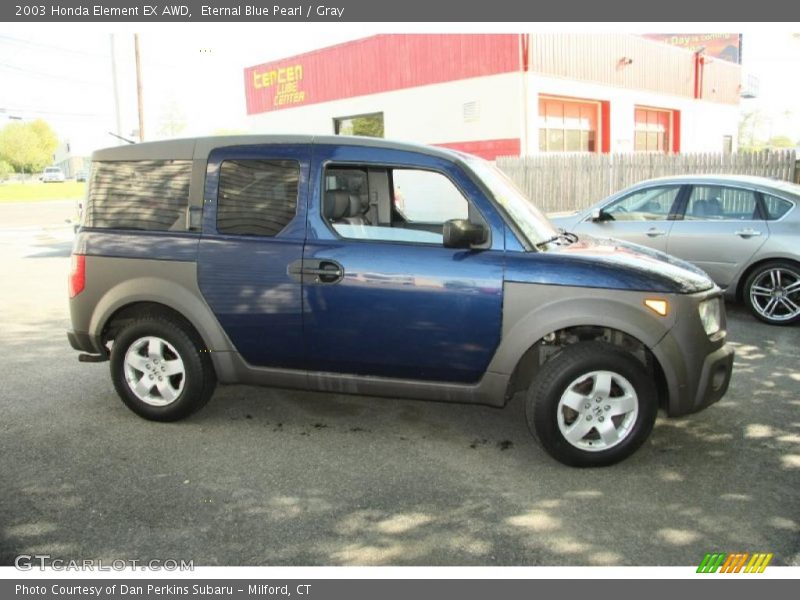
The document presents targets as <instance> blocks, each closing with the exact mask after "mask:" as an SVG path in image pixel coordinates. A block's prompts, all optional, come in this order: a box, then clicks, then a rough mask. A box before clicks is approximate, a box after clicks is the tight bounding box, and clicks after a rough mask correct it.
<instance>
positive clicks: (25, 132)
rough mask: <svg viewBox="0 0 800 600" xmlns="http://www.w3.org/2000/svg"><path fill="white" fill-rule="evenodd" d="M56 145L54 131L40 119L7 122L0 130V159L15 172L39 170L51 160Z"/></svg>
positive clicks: (56, 140) (56, 139)
mask: <svg viewBox="0 0 800 600" xmlns="http://www.w3.org/2000/svg"><path fill="white" fill-rule="evenodd" d="M57 147H58V138H57V137H56V134H55V132H54V131H53V130H52V129H51V127H50V125H48V124H47V123H46V122H45V121H43V120H41V119H37V120H36V121H31V122H27V123H21V122H14V123H9V124H8V125H6V126H5V127H4V128H3V129H1V130H0V160H2V161H5V162H7V163H8V164H10V165H11V166H12V167H13V169H14V170H15V171H17V172H23V173H34V172H36V171H41V170H42V169H44V168H45V167H46V166H47V165H49V164H50V163H51V162H52V161H53V152H55V150H56V148H57Z"/></svg>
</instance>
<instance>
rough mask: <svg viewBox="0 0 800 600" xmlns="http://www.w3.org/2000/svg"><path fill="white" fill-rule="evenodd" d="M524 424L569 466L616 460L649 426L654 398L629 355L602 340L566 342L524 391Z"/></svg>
mask: <svg viewBox="0 0 800 600" xmlns="http://www.w3.org/2000/svg"><path fill="white" fill-rule="evenodd" d="M525 409H526V410H525V414H526V417H527V421H528V427H529V428H530V430H531V432H532V433H533V434H534V436H535V437H537V438H538V440H539V442H540V443H541V444H542V446H543V447H544V449H545V450H546V451H547V452H548V453H549V454H550V455H551V456H552V457H553V458H555V459H556V460H558V461H560V462H562V463H564V464H567V465H570V466H574V467H598V466H605V465H611V464H613V463H616V462H619V461H621V460H623V459H625V458H627V457H628V456H630V455H631V454H633V452H635V451H636V450H637V449H638V448H639V446H641V445H642V444H643V443H644V441H645V440H646V439H647V437H648V436H649V435H650V432H651V431H652V429H653V424H654V422H655V418H656V413H657V411H658V399H657V394H656V390H655V386H654V384H653V380H652V378H651V377H650V376H649V375H648V373H647V371H646V370H645V368H644V365H642V363H641V362H640V361H639V360H637V359H636V358H635V357H634V356H632V355H631V354H629V353H628V352H625V351H623V350H621V349H619V348H617V347H616V346H612V345H611V344H606V343H603V342H582V343H578V344H575V345H572V346H567V347H566V348H564V349H563V350H562V351H561V352H560V353H558V354H557V355H555V356H554V357H553V358H551V359H550V360H549V361H548V362H547V363H545V364H544V365H543V366H542V369H541V371H540V373H539V375H538V377H537V378H536V380H535V381H534V382H533V384H532V385H531V387H530V389H529V391H528V397H527V402H526V407H525Z"/></svg>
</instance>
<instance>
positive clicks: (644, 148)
mask: <svg viewBox="0 0 800 600" xmlns="http://www.w3.org/2000/svg"><path fill="white" fill-rule="evenodd" d="M633 129H634V145H633V149H634V150H635V151H636V152H664V153H666V152H669V151H670V149H671V147H670V144H671V139H672V135H671V134H672V111H671V110H661V109H657V108H644V107H641V106H637V107H636V110H635V112H634V126H633Z"/></svg>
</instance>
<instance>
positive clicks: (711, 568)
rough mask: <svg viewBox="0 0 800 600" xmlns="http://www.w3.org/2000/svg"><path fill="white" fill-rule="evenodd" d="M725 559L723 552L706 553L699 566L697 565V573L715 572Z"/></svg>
mask: <svg viewBox="0 0 800 600" xmlns="http://www.w3.org/2000/svg"><path fill="white" fill-rule="evenodd" d="M723 560H725V554H724V553H714V554H706V555H705V556H704V557H703V560H702V562H701V563H700V566H699V567H697V572H698V573H716V572H717V569H719V566H720V565H721V564H722V561H723Z"/></svg>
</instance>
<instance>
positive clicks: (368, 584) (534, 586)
mask: <svg viewBox="0 0 800 600" xmlns="http://www.w3.org/2000/svg"><path fill="white" fill-rule="evenodd" d="M712 579H713V580H714V581H713V583H712V581H711V580H712ZM793 583H794V582H793V581H791V580H779V579H763V580H758V581H756V580H755V579H747V580H742V578H737V577H730V578H721V577H720V576H718V575H717V576H708V577H705V578H704V579H703V580H702V581H699V580H685V579H670V580H661V581H653V580H644V579H637V580H624V581H617V580H609V579H601V580H589V579H585V580H552V579H550V580H544V579H498V580H452V579H446V580H442V579H434V580H423V579H394V580H391V579H390V580H375V579H335V580H331V579H322V580H320V579H308V580H263V579H252V580H219V579H208V580H169V581H168V580H163V579H154V580H144V579H142V580H136V579H129V580H122V579H116V580H91V581H90V580H77V579H65V580H61V581H56V580H39V581H25V582H21V581H11V580H7V581H0V597H2V598H4V599H6V600H8V599H10V598H14V599H21V598H29V599H31V600H33V599H36V600H41V599H48V600H84V599H88V598H98V599H101V600H108V599H111V598H115V599H116V598H120V599H122V598H136V599H137V600H174V599H184V600H187V599H193V600H197V599H200V598H215V599H218V598H227V599H230V600H245V599H252V598H258V599H259V600H283V599H285V598H294V599H295V600H358V599H361V598H369V599H377V598H380V599H382V600H405V599H408V598H413V599H414V600H427V599H428V598H430V599H437V600H439V599H441V598H458V599H459V600H486V599H488V598H502V599H503V600H517V599H519V600H530V599H531V598H542V597H544V598H546V597H554V598H579V597H583V598H604V597H606V596H605V593H604V592H608V593H609V595H611V594H612V593H613V597H615V598H639V597H646V598H648V600H662V599H663V600H674V598H675V597H679V596H682V597H685V596H686V594H691V593H692V592H695V595H697V596H699V593H700V592H702V593H713V594H714V595H715V596H719V595H722V594H724V595H725V597H726V598H734V599H735V598H747V597H751V598H752V597H754V596H755V595H756V594H760V595H761V596H765V595H768V596H769V597H774V598H780V597H783V595H782V594H784V593H785V594H786V597H790V596H791V595H790V590H791V589H792V588H793V585H792V584H793ZM703 590H705V592H703ZM689 597H694V596H689Z"/></svg>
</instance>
